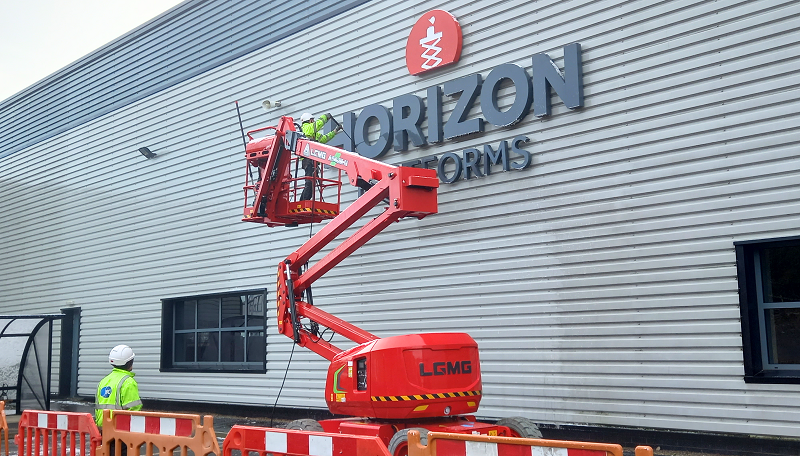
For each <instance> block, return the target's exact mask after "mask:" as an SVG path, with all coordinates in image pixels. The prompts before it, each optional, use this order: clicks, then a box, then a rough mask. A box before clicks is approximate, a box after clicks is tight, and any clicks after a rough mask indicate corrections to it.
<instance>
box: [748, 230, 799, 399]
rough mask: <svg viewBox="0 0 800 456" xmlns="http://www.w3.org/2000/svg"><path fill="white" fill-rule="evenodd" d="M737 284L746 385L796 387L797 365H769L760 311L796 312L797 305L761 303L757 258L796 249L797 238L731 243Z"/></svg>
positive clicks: (761, 288) (762, 318)
mask: <svg viewBox="0 0 800 456" xmlns="http://www.w3.org/2000/svg"><path fill="white" fill-rule="evenodd" d="M733 245H734V248H735V250H736V269H737V278H738V281H739V311H740V313H741V322H742V353H743V358H744V371H745V372H744V381H745V382H746V383H783V384H793V383H800V364H778V363H770V362H769V356H768V354H767V347H766V337H767V328H766V327H765V326H766V325H765V324H764V316H763V314H764V310H768V309H781V308H783V309H790V308H795V309H796V308H800V302H795V303H791V302H783V303H764V302H763V301H764V299H763V293H764V289H763V284H762V283H761V280H762V278H761V269H760V268H761V266H760V257H761V255H762V254H763V252H764V251H765V250H766V249H774V248H782V247H798V246H800V236H791V237H782V238H772V239H763V240H751V241H739V242H734V243H733Z"/></svg>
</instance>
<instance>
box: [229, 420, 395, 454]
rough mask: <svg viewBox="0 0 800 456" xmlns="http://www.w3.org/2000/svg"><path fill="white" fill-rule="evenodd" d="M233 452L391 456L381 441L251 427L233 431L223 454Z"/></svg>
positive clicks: (352, 436) (242, 427) (364, 437)
mask: <svg viewBox="0 0 800 456" xmlns="http://www.w3.org/2000/svg"><path fill="white" fill-rule="evenodd" d="M233 450H238V451H239V452H241V454H249V452H251V451H252V452H258V453H259V454H264V453H265V452H267V453H272V454H273V455H274V456H333V455H347V456H391V455H390V454H389V452H388V450H387V449H386V445H384V444H383V442H381V440H380V439H379V438H378V437H371V436H363V435H347V434H328V433H324V432H310V431H297V430H293V429H273V428H258V427H251V426H234V427H233V428H231V431H230V432H229V433H228V436H227V437H226V438H225V442H224V443H223V444H222V454H223V456H231V455H232V452H233Z"/></svg>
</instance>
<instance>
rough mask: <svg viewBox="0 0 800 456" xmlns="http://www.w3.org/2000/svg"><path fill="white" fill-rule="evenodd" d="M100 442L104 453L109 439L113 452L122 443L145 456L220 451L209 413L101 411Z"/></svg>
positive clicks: (202, 455) (216, 455) (212, 419)
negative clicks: (101, 431) (101, 434)
mask: <svg viewBox="0 0 800 456" xmlns="http://www.w3.org/2000/svg"><path fill="white" fill-rule="evenodd" d="M102 441H103V452H104V453H109V451H108V450H109V449H110V446H111V443H112V442H114V453H117V452H118V451H119V450H120V448H122V447H123V446H124V447H127V448H128V454H130V452H131V450H132V451H133V452H134V453H136V454H139V453H140V452H141V451H142V450H141V449H142V448H144V453H145V454H146V455H147V456H152V455H153V454H154V453H155V452H156V451H158V453H159V454H160V455H162V456H170V455H172V454H174V453H175V451H176V450H177V451H178V452H179V453H180V454H183V455H186V454H189V452H190V451H191V452H192V453H193V454H195V455H198V456H206V455H209V454H210V455H215V456H219V453H220V451H219V443H218V442H217V435H216V434H215V433H214V418H213V417H211V416H208V415H207V416H205V417H204V418H203V419H202V420H201V418H200V416H199V415H187V414H182V413H155V412H132V411H129V410H113V411H112V410H103V440H102ZM20 456H26V455H20ZM44 456H47V455H44ZM62 456H63V455H62ZM100 456H116V454H113V455H108V454H103V455H100Z"/></svg>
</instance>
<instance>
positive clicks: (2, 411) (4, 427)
mask: <svg viewBox="0 0 800 456" xmlns="http://www.w3.org/2000/svg"><path fill="white" fill-rule="evenodd" d="M0 432H2V434H3V436H2V437H3V442H5V444H6V456H8V421H6V401H0Z"/></svg>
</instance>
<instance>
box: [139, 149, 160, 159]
mask: <svg viewBox="0 0 800 456" xmlns="http://www.w3.org/2000/svg"><path fill="white" fill-rule="evenodd" d="M139 152H141V153H142V155H144V158H155V157H156V153H155V152H150V149H148V148H147V147H140V148H139Z"/></svg>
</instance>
